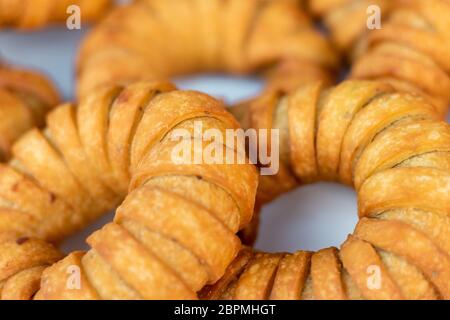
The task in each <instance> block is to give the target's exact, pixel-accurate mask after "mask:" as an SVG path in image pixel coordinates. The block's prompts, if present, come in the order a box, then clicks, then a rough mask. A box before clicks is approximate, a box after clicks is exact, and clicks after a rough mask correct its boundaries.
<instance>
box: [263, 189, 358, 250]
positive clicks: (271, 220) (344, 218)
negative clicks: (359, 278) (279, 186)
mask: <svg viewBox="0 0 450 320" xmlns="http://www.w3.org/2000/svg"><path fill="white" fill-rule="evenodd" d="M357 222H358V215H357V199H356V194H355V192H354V191H353V190H352V189H351V188H349V187H346V186H343V185H340V184H337V183H328V182H320V183H315V184H311V185H305V186H300V187H298V188H297V189H295V190H293V191H292V192H290V193H288V194H285V195H283V196H281V197H279V198H278V199H276V200H275V201H273V202H272V203H269V204H267V205H265V206H264V207H263V209H262V212H261V223H260V226H259V233H258V239H257V242H256V245H255V247H256V248H257V249H259V250H263V251H269V252H286V251H287V252H295V251H298V250H307V251H317V250H320V249H323V248H327V247H331V246H335V247H338V248H339V246H340V245H341V244H342V243H343V242H344V240H345V239H346V238H347V235H348V234H350V233H352V232H353V230H354V228H355V226H356V224H357Z"/></svg>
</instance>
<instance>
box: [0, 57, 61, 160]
mask: <svg viewBox="0 0 450 320" xmlns="http://www.w3.org/2000/svg"><path fill="white" fill-rule="evenodd" d="M58 102H59V95H58V93H57V91H56V89H55V88H54V86H53V84H51V83H50V81H49V80H48V79H47V78H45V77H44V76H43V75H41V74H39V73H36V72H31V71H26V70H20V69H16V68H11V67H9V66H6V65H3V64H1V63H0V119H1V121H0V161H5V160H7V159H8V158H9V157H10V151H11V146H12V144H13V143H14V141H15V140H16V139H17V138H18V137H19V136H20V135H21V134H22V133H24V132H25V131H27V130H28V129H30V128H32V127H34V126H38V127H40V126H42V125H43V124H44V121H45V115H46V114H47V112H48V111H50V109H51V108H53V107H54V106H56V105H57V104H58Z"/></svg>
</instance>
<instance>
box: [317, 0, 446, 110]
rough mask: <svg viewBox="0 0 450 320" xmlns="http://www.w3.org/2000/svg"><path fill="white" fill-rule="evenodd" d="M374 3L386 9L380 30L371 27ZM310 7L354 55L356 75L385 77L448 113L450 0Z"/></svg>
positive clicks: (347, 0) (345, 0)
mask: <svg viewBox="0 0 450 320" xmlns="http://www.w3.org/2000/svg"><path fill="white" fill-rule="evenodd" d="M371 5H375V6H378V8H380V9H381V17H382V25H381V29H377V30H369V29H368V27H367V21H368V19H369V13H368V12H367V10H368V8H369V7H370V6H371ZM309 7H310V10H311V12H313V13H314V14H316V15H317V16H319V17H321V19H322V20H323V22H324V23H325V25H326V26H327V27H328V29H329V31H330V34H331V38H332V40H333V42H334V43H335V44H336V46H337V47H338V48H340V49H341V51H343V52H345V53H346V54H347V55H348V56H349V57H350V59H351V60H352V62H351V72H350V77H351V78H354V79H365V80H380V81H383V82H385V83H388V84H390V85H392V86H393V87H394V88H395V89H396V90H398V91H403V92H409V93H414V94H418V95H421V96H423V97H425V98H427V99H428V100H429V101H430V102H431V103H432V104H433V105H434V106H435V107H436V111H437V112H438V114H440V115H442V116H445V114H446V113H447V111H448V105H449V103H450V64H449V62H448V57H449V56H450V27H449V18H448V17H449V16H450V3H449V2H448V1H447V0H310V1H309ZM372 13H373V12H370V14H372Z"/></svg>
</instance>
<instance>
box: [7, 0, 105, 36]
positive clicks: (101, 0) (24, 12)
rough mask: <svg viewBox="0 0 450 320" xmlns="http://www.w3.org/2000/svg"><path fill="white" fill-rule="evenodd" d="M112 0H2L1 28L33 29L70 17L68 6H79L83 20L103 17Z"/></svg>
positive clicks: (89, 20)
mask: <svg viewBox="0 0 450 320" xmlns="http://www.w3.org/2000/svg"><path fill="white" fill-rule="evenodd" d="M110 4H111V0H0V28H2V27H12V28H19V29H22V30H33V29H37V28H41V27H44V26H46V25H48V24H50V23H55V22H62V21H65V20H66V19H67V18H68V16H69V15H68V13H67V8H68V7H69V6H71V5H77V6H79V8H80V10H81V18H82V21H83V22H92V21H95V20H97V19H98V18H99V17H101V16H102V15H103V14H104V13H105V11H106V9H107V7H109V5H110Z"/></svg>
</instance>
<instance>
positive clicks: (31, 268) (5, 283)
mask: <svg viewBox="0 0 450 320" xmlns="http://www.w3.org/2000/svg"><path fill="white" fill-rule="evenodd" d="M61 258H62V254H61V253H59V252H58V251H57V250H56V249H55V248H54V247H53V246H52V245H50V244H48V243H47V242H45V241H42V240H37V239H30V238H26V237H22V238H15V239H9V240H4V239H2V241H1V243H0V298H1V300H30V299H32V298H33V297H34V295H35V293H36V292H37V291H38V290H39V288H40V282H41V277H42V272H43V271H44V269H45V268H46V267H48V266H50V265H51V264H53V263H55V262H56V261H58V260H59V259H61Z"/></svg>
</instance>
